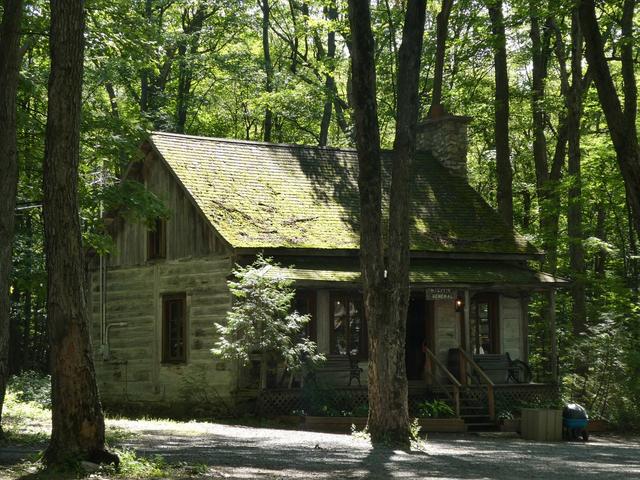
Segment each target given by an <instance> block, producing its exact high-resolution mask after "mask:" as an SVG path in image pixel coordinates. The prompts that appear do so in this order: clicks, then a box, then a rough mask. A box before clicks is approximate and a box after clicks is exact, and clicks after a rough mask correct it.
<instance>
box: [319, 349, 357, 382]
mask: <svg viewBox="0 0 640 480" xmlns="http://www.w3.org/2000/svg"><path fill="white" fill-rule="evenodd" d="M327 373H348V374H349V385H351V382H352V381H353V380H357V381H358V385H361V383H360V374H361V373H362V368H360V366H359V365H358V358H357V357H355V356H353V355H327V360H326V361H325V362H324V363H323V364H322V365H321V366H320V367H319V368H318V370H317V371H316V374H327Z"/></svg>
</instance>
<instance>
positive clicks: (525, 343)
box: [520, 292, 529, 364]
mask: <svg viewBox="0 0 640 480" xmlns="http://www.w3.org/2000/svg"><path fill="white" fill-rule="evenodd" d="M520 308H521V314H520V316H521V320H522V328H521V329H520V330H521V335H522V358H521V360H522V361H523V362H525V363H527V364H528V363H529V295H528V294H527V293H525V292H521V293H520Z"/></svg>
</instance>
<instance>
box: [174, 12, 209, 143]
mask: <svg viewBox="0 0 640 480" xmlns="http://www.w3.org/2000/svg"><path fill="white" fill-rule="evenodd" d="M206 8H207V6H206V5H205V4H201V5H199V6H198V8H197V9H196V11H195V13H194V14H193V16H192V17H191V18H189V9H188V8H185V9H184V11H183V13H182V37H183V38H181V39H180V41H179V42H178V93H177V96H176V132H177V133H184V129H185V125H186V123H187V113H188V112H189V103H190V99H191V82H192V81H193V67H192V62H193V60H191V59H190V58H188V55H189V54H191V55H195V54H196V53H197V51H198V46H199V45H200V32H201V31H202V27H203V25H204V20H205V18H206V16H207V11H206Z"/></svg>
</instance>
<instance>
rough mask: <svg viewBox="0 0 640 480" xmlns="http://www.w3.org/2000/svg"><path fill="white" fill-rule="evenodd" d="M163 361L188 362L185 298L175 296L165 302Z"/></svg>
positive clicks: (165, 299)
mask: <svg viewBox="0 0 640 480" xmlns="http://www.w3.org/2000/svg"><path fill="white" fill-rule="evenodd" d="M163 304H164V308H163V316H164V318H163V321H164V328H163V333H164V335H165V338H164V340H163V345H164V351H163V355H162V357H163V361H165V362H184V361H185V360H186V355H185V353H186V344H185V342H186V339H185V322H186V309H185V298H184V296H182V297H178V298H176V296H175V295H172V296H169V297H168V298H164V300H163Z"/></svg>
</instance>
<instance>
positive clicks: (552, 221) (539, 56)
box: [529, 0, 566, 273]
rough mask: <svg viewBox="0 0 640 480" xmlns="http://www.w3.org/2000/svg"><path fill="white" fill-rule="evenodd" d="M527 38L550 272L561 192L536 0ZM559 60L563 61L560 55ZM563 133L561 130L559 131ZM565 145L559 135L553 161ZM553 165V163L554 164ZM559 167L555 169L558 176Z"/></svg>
mask: <svg viewBox="0 0 640 480" xmlns="http://www.w3.org/2000/svg"><path fill="white" fill-rule="evenodd" d="M529 8H530V23H531V28H530V31H529V37H530V38H531V53H532V55H531V57H532V65H533V68H532V85H531V111H532V114H533V115H532V117H533V122H532V125H533V163H534V166H535V173H536V194H537V197H538V204H539V208H540V233H541V234H542V239H543V240H542V243H543V249H544V251H545V252H546V254H547V255H546V258H545V260H546V262H545V264H546V265H545V266H546V268H548V269H549V270H551V272H552V273H553V272H555V270H556V264H557V252H556V251H557V238H558V221H559V213H560V212H559V210H560V195H559V192H558V191H557V188H558V180H559V178H553V177H552V172H550V171H549V159H548V154H547V137H546V135H545V126H546V122H547V114H546V111H545V85H546V80H547V73H548V63H549V56H550V53H551V50H550V48H549V43H550V39H551V36H550V34H549V32H550V31H551V29H550V25H549V23H550V22H547V30H546V33H545V35H543V34H542V32H541V22H540V8H539V7H538V3H537V2H536V1H535V0H531V3H530V6H529ZM559 62H560V63H562V60H561V59H560V58H559ZM560 133H563V132H560ZM564 145H566V139H563V138H562V136H561V135H558V145H557V146H561V147H562V149H561V151H558V152H557V153H558V154H562V157H561V158H557V157H554V160H555V161H560V162H562V163H564ZM554 165H555V163H554ZM560 171H561V170H560V169H557V173H558V175H559V173H560Z"/></svg>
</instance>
